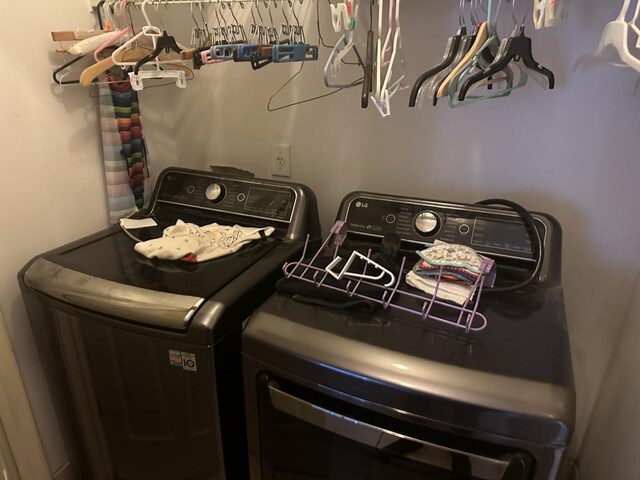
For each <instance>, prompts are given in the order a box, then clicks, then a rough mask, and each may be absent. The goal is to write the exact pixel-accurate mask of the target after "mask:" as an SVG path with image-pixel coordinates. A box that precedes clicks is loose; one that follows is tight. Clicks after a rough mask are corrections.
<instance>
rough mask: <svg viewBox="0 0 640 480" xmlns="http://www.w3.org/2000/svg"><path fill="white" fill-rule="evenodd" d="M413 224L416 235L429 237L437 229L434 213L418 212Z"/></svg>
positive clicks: (436, 217) (437, 220)
mask: <svg viewBox="0 0 640 480" xmlns="http://www.w3.org/2000/svg"><path fill="white" fill-rule="evenodd" d="M413 223H414V225H415V227H416V230H417V231H418V233H420V234H422V235H430V234H432V233H434V232H435V230H436V228H438V223H439V219H438V216H437V215H436V214H435V213H433V212H429V211H425V212H420V213H419V214H418V216H417V217H416V219H415V220H414V222H413Z"/></svg>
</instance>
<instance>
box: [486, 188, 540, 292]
mask: <svg viewBox="0 0 640 480" xmlns="http://www.w3.org/2000/svg"><path fill="white" fill-rule="evenodd" d="M476 205H502V206H505V207H509V208H510V209H512V210H514V211H515V212H516V213H517V214H518V215H520V218H521V219H522V221H523V222H524V223H525V225H526V226H527V227H528V230H529V235H530V236H531V240H532V241H531V244H532V246H533V258H534V259H535V261H536V266H535V268H534V269H533V272H531V275H529V277H528V278H527V279H526V280H524V281H522V282H520V283H518V284H516V285H509V286H508V287H497V288H486V289H484V290H483V294H485V295H486V294H487V293H506V292H515V291H516V290H521V289H523V288H524V287H526V286H528V285H530V284H532V283H534V282H535V281H536V280H537V279H538V275H539V274H540V270H541V269H542V262H543V260H544V245H543V243H542V237H541V236H540V232H539V231H538V229H537V228H536V224H535V221H534V219H533V217H532V216H531V214H530V213H529V212H528V211H527V210H526V209H525V208H524V207H522V206H521V205H518V204H517V203H515V202H512V201H511V200H504V199H502V198H489V199H487V200H482V201H480V202H476Z"/></svg>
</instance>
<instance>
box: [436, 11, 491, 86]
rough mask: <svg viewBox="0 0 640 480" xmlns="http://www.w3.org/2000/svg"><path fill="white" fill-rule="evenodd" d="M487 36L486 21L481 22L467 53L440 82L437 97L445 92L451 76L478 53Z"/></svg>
mask: <svg viewBox="0 0 640 480" xmlns="http://www.w3.org/2000/svg"><path fill="white" fill-rule="evenodd" d="M487 38H488V32H487V22H482V24H481V25H480V28H479V29H478V34H477V36H476V40H475V42H473V45H471V48H470V49H469V51H468V52H467V54H466V55H465V56H464V58H463V59H462V60H461V61H460V63H458V64H457V65H456V66H455V67H454V68H453V70H451V72H449V75H447V78H445V79H444V81H443V82H442V83H441V84H440V88H438V91H437V92H436V97H437V98H442V97H444V96H445V95H446V94H447V90H448V89H449V84H450V83H451V80H452V79H453V77H454V76H455V75H456V74H457V73H458V72H460V71H461V70H462V69H463V68H465V67H466V66H467V65H468V64H469V62H470V61H471V59H472V58H473V56H474V55H475V54H476V53H478V51H479V50H480V48H482V46H483V45H484V43H485V42H486V41H487Z"/></svg>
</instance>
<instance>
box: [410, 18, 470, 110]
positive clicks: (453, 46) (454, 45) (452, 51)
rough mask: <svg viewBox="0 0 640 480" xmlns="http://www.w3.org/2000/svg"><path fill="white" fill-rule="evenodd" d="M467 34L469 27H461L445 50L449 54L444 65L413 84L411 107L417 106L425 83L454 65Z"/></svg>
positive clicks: (443, 62)
mask: <svg viewBox="0 0 640 480" xmlns="http://www.w3.org/2000/svg"><path fill="white" fill-rule="evenodd" d="M466 34H467V27H464V26H462V27H460V29H459V30H458V32H457V33H456V34H455V35H454V36H453V37H450V38H449V41H448V42H447V47H446V49H445V52H447V53H446V55H445V58H444V60H443V61H442V63H440V64H439V65H436V66H435V67H433V68H432V69H430V70H427V71H426V72H424V73H423V74H422V75H420V76H419V77H418V79H417V80H416V82H415V83H414V84H413V88H412V89H411V94H410V95H409V106H410V107H415V106H416V100H417V99H418V92H419V91H420V87H421V86H422V85H423V84H424V82H426V81H427V80H429V79H430V78H431V77H433V76H434V75H437V74H438V73H440V72H441V71H443V70H444V69H445V68H447V67H449V66H450V65H451V64H452V63H453V59H454V58H455V57H456V54H457V53H458V49H459V48H460V42H461V41H462V37H463V36H465V35H466Z"/></svg>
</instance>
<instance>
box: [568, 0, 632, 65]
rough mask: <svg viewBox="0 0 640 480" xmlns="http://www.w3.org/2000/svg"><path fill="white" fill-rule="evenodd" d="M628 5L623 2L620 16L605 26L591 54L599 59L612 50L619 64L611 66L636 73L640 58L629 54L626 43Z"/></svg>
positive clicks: (629, 0) (627, 36)
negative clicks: (626, 68) (630, 69)
mask: <svg viewBox="0 0 640 480" xmlns="http://www.w3.org/2000/svg"><path fill="white" fill-rule="evenodd" d="M630 4H631V0H624V3H623V5H622V10H620V15H618V17H617V18H616V19H615V20H613V21H611V22H609V23H607V24H606V25H605V27H604V32H603V33H602V37H601V38H600V43H599V44H598V48H597V49H596V51H595V53H594V54H593V58H595V59H601V58H603V54H604V53H606V51H607V50H611V49H614V50H615V51H616V53H617V54H618V57H619V59H620V63H618V62H610V63H611V64H612V65H615V66H616V67H631V68H633V69H634V70H636V71H637V72H640V58H638V57H636V56H634V55H633V54H632V53H631V51H630V50H629V45H628V43H627V42H628V39H629V23H627V21H626V20H625V18H626V16H627V13H628V12H629V6H630ZM634 23H635V22H634ZM583 59H584V57H581V58H579V59H578V61H577V62H576V65H577V64H579V63H580V62H581V61H582V60H583Z"/></svg>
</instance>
